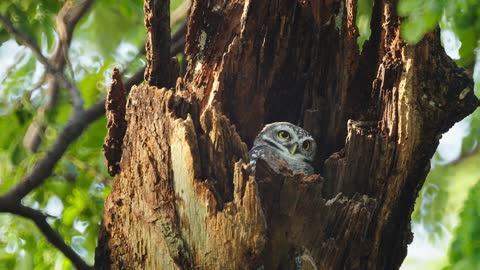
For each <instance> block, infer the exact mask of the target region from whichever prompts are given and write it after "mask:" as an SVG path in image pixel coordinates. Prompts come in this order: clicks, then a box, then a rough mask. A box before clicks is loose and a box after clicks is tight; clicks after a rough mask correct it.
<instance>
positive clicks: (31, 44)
mask: <svg viewBox="0 0 480 270" xmlns="http://www.w3.org/2000/svg"><path fill="white" fill-rule="evenodd" d="M0 24H1V25H3V27H5V29H6V30H7V31H8V32H9V33H10V34H11V35H13V36H14V37H15V38H16V39H17V40H19V41H20V42H21V43H22V44H23V45H25V46H27V47H28V48H30V50H32V52H33V54H34V55H35V56H36V57H37V59H38V61H39V62H40V63H42V64H43V65H44V66H45V68H46V70H47V71H48V72H49V73H50V74H52V75H53V76H54V77H55V78H56V79H57V80H58V82H59V84H60V85H61V86H62V87H64V88H65V89H67V90H68V91H69V92H70V95H71V96H72V101H73V106H74V110H75V111H77V113H78V112H80V111H83V104H84V101H83V98H82V96H81V94H80V91H79V90H78V88H77V86H76V85H75V84H73V83H72V82H70V81H69V80H68V79H67V78H66V77H65V75H64V74H63V73H62V72H61V71H60V70H58V69H57V68H55V67H54V66H53V65H52V64H51V63H50V61H48V59H47V58H46V57H45V56H44V55H43V54H42V51H41V50H40V48H39V47H38V45H37V44H36V43H35V41H33V40H32V39H31V38H30V37H28V36H27V35H25V34H24V33H22V32H20V31H19V30H18V29H17V28H15V26H14V25H13V24H12V22H11V21H10V20H9V19H8V18H7V17H5V16H3V15H1V14H0Z"/></svg>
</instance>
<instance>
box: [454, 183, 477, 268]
mask: <svg viewBox="0 0 480 270" xmlns="http://www.w3.org/2000/svg"><path fill="white" fill-rule="evenodd" d="M479 217H480V182H478V183H477V184H476V185H475V186H474V187H473V188H472V189H471V191H470V194H469V195H468V199H467V200H466V201H465V206H464V208H463V210H462V213H461V214H460V220H461V221H460V224H459V225H458V227H457V229H456V234H455V239H454V241H453V242H452V247H451V249H450V254H449V258H450V265H449V266H448V267H447V268H446V269H451V270H461V269H479V268H480V218H479Z"/></svg>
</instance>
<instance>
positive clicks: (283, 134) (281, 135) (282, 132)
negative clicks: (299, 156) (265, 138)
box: [278, 130, 290, 140]
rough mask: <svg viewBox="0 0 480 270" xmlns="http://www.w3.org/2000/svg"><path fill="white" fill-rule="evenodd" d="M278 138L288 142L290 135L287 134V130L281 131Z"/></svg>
mask: <svg viewBox="0 0 480 270" xmlns="http://www.w3.org/2000/svg"><path fill="white" fill-rule="evenodd" d="M278 137H279V138H280V139H284V140H288V139H290V133H288V132H286V131H285V130H281V131H279V132H278Z"/></svg>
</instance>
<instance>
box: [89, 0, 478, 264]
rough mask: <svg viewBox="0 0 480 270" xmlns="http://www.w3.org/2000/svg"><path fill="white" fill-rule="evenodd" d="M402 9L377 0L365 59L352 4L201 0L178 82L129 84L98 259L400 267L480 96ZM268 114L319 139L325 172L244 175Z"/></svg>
mask: <svg viewBox="0 0 480 270" xmlns="http://www.w3.org/2000/svg"><path fill="white" fill-rule="evenodd" d="M395 8H396V1H388V0H383V1H382V0H377V1H375V3H374V8H373V15H372V23H371V30H372V35H371V37H370V40H369V41H367V43H366V45H365V46H364V49H363V52H362V53H361V54H360V53H359V49H358V46H357V43H356V42H357V41H356V39H357V36H358V33H357V28H356V26H355V15H356V1H350V0H345V1H313V0H312V1H289V0H280V1H271V0H257V1H241V0H232V1H220V0H211V1H194V3H193V6H192V12H191V15H190V21H189V25H188V35H187V47H186V56H187V60H188V66H187V72H186V75H185V77H184V78H183V80H179V81H177V86H176V88H175V89H165V88H163V89H159V88H157V87H154V86H150V87H149V86H140V87H134V88H133V89H132V90H131V92H130V96H129V98H128V104H127V110H126V116H125V119H126V122H127V130H126V134H125V137H124V138H123V147H122V148H121V151H122V152H121V161H120V168H121V169H120V173H119V174H117V176H116V177H115V180H114V183H113V186H112V192H111V194H110V196H109V197H108V198H107V200H106V202H105V213H104V214H105V216H104V221H103V228H102V231H101V233H100V236H99V246H98V248H97V256H96V263H95V264H96V268H98V269H110V268H111V269H194V268H196V269H295V267H300V268H301V269H397V268H399V267H400V265H401V263H402V261H403V259H404V258H405V256H406V252H407V244H408V243H410V242H411V241H412V233H411V230H410V215H411V213H412V210H413V206H414V202H415V199H416V197H417V195H418V190H419V189H420V187H421V186H422V184H423V182H424V180H425V177H426V174H427V172H428V170H429V163H430V158H431V157H432V155H433V153H434V151H435V149H436V147H437V145H438V140H439V138H440V137H441V134H442V133H443V132H445V131H446V130H448V129H449V128H450V127H451V126H452V125H453V124H454V123H455V122H456V121H459V120H460V119H462V118H463V117H465V116H466V115H468V114H469V113H471V112H472V111H473V110H474V109H475V108H476V107H477V106H478V100H477V99H476V98H475V96H474V94H473V82H472V80H471V79H470V78H469V77H468V76H467V75H466V74H465V73H464V72H463V71H462V70H461V69H459V68H457V67H456V65H455V63H454V62H453V61H452V60H451V59H450V58H449V57H448V56H447V55H446V54H445V52H444V50H443V48H442V47H441V45H440V41H439V32H438V31H435V32H433V33H430V34H427V36H426V37H425V38H424V39H423V40H422V41H421V42H420V43H418V44H417V45H414V46H412V45H407V44H406V43H405V42H404V41H403V40H402V39H401V37H400V35H399V33H400V31H399V27H400V18H399V17H398V16H397V15H396V14H395ZM153 70H155V69H153ZM274 121H289V122H292V123H295V124H299V125H302V126H303V127H304V128H305V129H306V130H308V131H310V132H311V133H312V134H313V135H314V137H315V138H316V140H317V144H318V149H319V153H318V156H317V162H316V164H315V168H316V169H317V171H318V172H319V173H320V174H319V175H313V176H309V177H305V178H304V177H303V176H302V175H300V174H295V175H292V174H291V173H290V172H288V171H287V172H285V173H282V174H277V173H275V172H274V171H272V170H271V169H270V168H269V167H268V165H266V163H265V162H262V161H260V162H259V164H257V170H256V175H255V176H250V175H249V169H248V167H247V166H246V165H245V163H248V162H247V150H248V148H249V147H250V146H251V145H252V142H253V139H254V137H255V136H256V134H257V133H258V132H259V131H260V129H261V128H262V127H263V125H264V124H266V123H270V122H274Z"/></svg>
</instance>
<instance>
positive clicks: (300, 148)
mask: <svg viewBox="0 0 480 270" xmlns="http://www.w3.org/2000/svg"><path fill="white" fill-rule="evenodd" d="M316 149H317V144H316V143H315V140H314V139H313V137H312V136H311V135H310V134H308V132H307V131H305V130H304V129H303V128H301V127H299V126H296V125H293V124H291V123H288V122H275V123H271V124H268V125H266V126H265V127H264V128H263V129H262V131H260V133H259V134H258V135H257V137H256V138H255V141H254V142H253V147H252V149H250V151H249V157H250V163H249V164H250V168H251V171H252V174H253V173H254V172H255V165H256V162H257V159H263V160H265V161H266V162H267V163H268V165H270V167H271V168H272V169H274V170H275V171H277V172H279V169H280V162H281V161H282V160H283V161H285V162H286V165H287V166H288V167H289V168H290V169H291V170H292V171H293V172H294V173H295V172H303V173H304V174H305V175H311V174H313V173H314V171H313V167H312V165H311V164H312V162H313V159H314V157H315V152H316Z"/></svg>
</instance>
